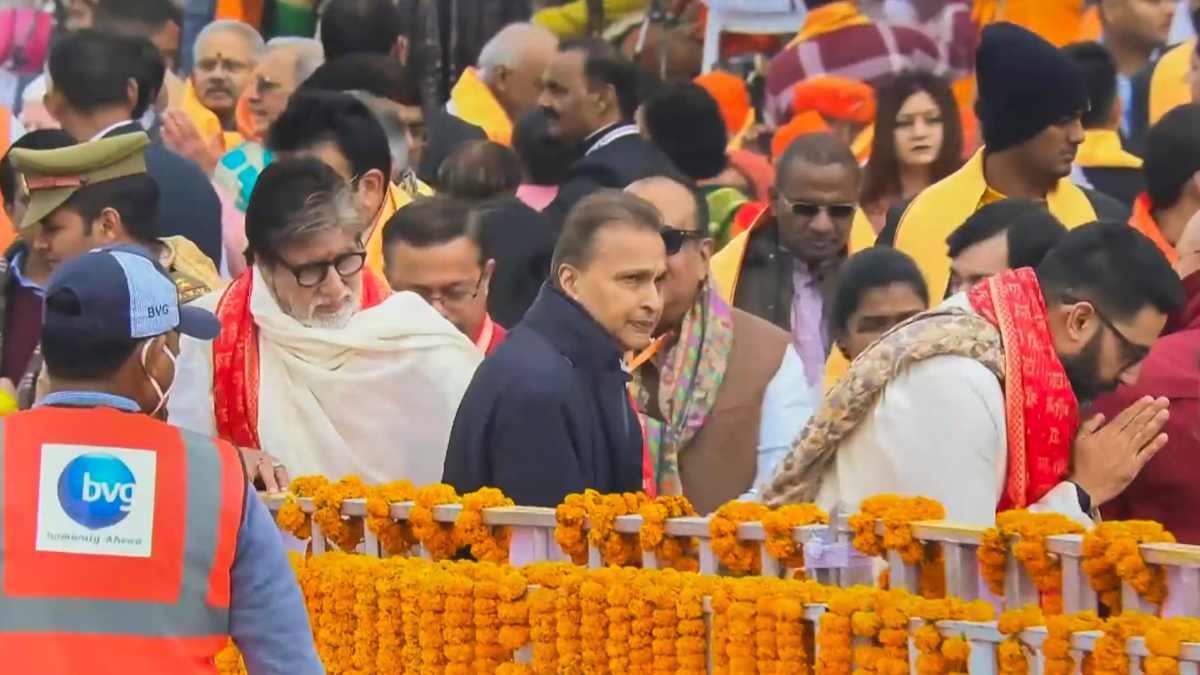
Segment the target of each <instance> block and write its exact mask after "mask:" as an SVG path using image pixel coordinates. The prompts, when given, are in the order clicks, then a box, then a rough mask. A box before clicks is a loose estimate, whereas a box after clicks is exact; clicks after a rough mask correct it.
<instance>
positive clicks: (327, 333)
mask: <svg viewBox="0 0 1200 675" xmlns="http://www.w3.org/2000/svg"><path fill="white" fill-rule="evenodd" d="M253 274H254V287H253V291H252V292H251V296H250V312H251V314H253V316H254V319H255V323H256V324H257V325H258V329H259V380H260V382H261V385H260V390H259V396H258V407H259V414H258V433H259V438H260V439H262V445H263V447H262V449H263V450H265V451H266V452H268V453H270V454H271V455H273V456H274V457H275V458H276V459H277V460H279V461H280V462H282V463H283V464H284V465H285V466H286V467H287V468H288V472H289V473H290V474H291V475H292V476H293V477H295V476H300V475H306V474H322V475H324V476H327V477H329V478H331V479H335V478H340V477H342V476H344V475H348V474H357V475H359V476H361V477H362V478H363V480H365V481H367V482H368V483H377V482H383V481H389V480H397V479H402V478H406V479H408V480H411V481H413V483H415V484H417V485H423V484H428V483H436V482H438V481H440V480H441V477H442V466H443V463H444V460H445V456H446V444H447V441H448V440H449V437H450V427H451V425H452V424H453V422H454V415H455V413H456V412H457V410H458V404H459V401H460V400H461V399H462V396H463V394H464V393H465V392H466V389H467V385H468V384H469V383H470V381H471V376H472V375H473V374H474V372H475V368H476V367H478V365H479V362H480V360H481V359H482V355H481V354H480V352H479V350H478V349H476V348H475V346H474V345H472V344H471V342H470V341H469V340H468V339H467V338H466V337H465V336H463V335H462V334H461V333H460V332H459V331H458V330H457V329H455V328H454V326H453V325H451V324H450V323H449V322H448V321H446V320H445V319H444V318H442V316H441V315H439V314H438V313H437V312H436V311H435V310H434V309H433V308H432V307H430V306H429V305H428V304H427V303H426V302H425V301H424V300H422V299H421V298H420V297H419V296H417V295H416V294H413V293H396V294H393V295H392V296H390V297H389V298H388V299H387V300H385V301H384V302H383V303H382V304H380V305H379V306H377V307H373V308H371V309H369V310H366V311H363V312H359V313H358V314H356V315H354V317H353V318H352V319H351V320H350V323H349V324H348V325H347V326H346V327H344V328H341V329H320V328H308V327H306V326H304V325H302V324H300V323H299V322H297V321H296V320H295V319H293V318H291V317H290V316H288V315H286V314H284V312H283V311H282V310H281V309H280V308H279V305H278V304H277V303H276V302H275V299H274V297H273V296H272V295H271V293H270V291H269V290H268V288H267V285H266V283H265V282H264V281H263V279H262V276H261V275H260V274H259V271H258V269H257V267H255V268H254V271H253ZM219 298H220V295H219V294H211V295H209V296H207V297H205V298H202V299H201V300H198V301H197V302H196V303H195V304H196V305H198V306H202V307H205V308H209V309H211V308H215V306H216V304H217V301H218V300H219ZM170 416H171V417H170V418H171V421H172V423H175V424H178V425H179V426H182V427H186V428H191V429H195V430H196V431H199V432H202V433H208V434H215V433H216V425H215V421H214V416H213V397H212V345H211V343H209V342H201V341H197V340H193V339H190V338H186V337H185V338H184V339H183V341H182V344H181V354H180V359H179V372H178V374H177V379H176V384H175V389H174V391H173V393H172V396H171V402H170Z"/></svg>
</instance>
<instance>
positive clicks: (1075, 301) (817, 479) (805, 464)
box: [764, 222, 1194, 526]
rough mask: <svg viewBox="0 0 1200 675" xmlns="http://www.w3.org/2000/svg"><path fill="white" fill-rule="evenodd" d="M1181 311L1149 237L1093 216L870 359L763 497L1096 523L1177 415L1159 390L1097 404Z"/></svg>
mask: <svg viewBox="0 0 1200 675" xmlns="http://www.w3.org/2000/svg"><path fill="white" fill-rule="evenodd" d="M1183 304H1184V291H1183V287H1182V286H1181V284H1180V283H1179V278H1178V277H1177V276H1176V275H1175V273H1174V272H1173V271H1172V270H1171V267H1170V265H1168V264H1167V261H1166V260H1165V259H1164V258H1163V256H1162V254H1161V253H1160V252H1159V251H1158V249H1157V248H1155V246H1154V244H1153V243H1151V242H1150V240H1149V239H1147V238H1145V237H1143V236H1142V235H1141V234H1138V233H1137V232H1136V231H1135V230H1133V229H1132V228H1130V227H1129V225H1128V224H1126V223H1123V222H1096V223H1091V224H1088V225H1082V226H1080V227H1078V228H1076V229H1074V230H1072V231H1071V232H1069V233H1068V234H1067V235H1066V236H1065V237H1063V239H1062V240H1061V241H1060V242H1059V244H1058V245H1057V246H1055V247H1054V248H1053V249H1051V251H1050V253H1049V254H1047V255H1046V257H1045V259H1043V260H1042V262H1041V263H1040V264H1038V266H1037V268H1036V270H1035V269H1031V268H1028V267H1025V268H1021V269H1016V270H1007V271H1004V272H1001V273H1000V274H997V275H994V276H992V277H989V278H988V279H986V280H984V281H982V282H980V283H979V284H976V285H975V286H973V287H972V288H970V289H969V290H968V291H967V292H965V293H959V294H958V295H955V296H953V297H951V298H950V299H949V300H946V301H945V302H944V303H942V305H940V306H939V307H938V308H937V309H935V310H934V311H931V312H926V313H923V314H919V315H917V316H916V317H914V318H912V319H910V320H909V321H907V322H905V323H903V324H901V325H900V326H898V327H896V328H894V329H892V330H891V331H889V332H887V333H885V334H884V335H883V336H882V337H880V338H879V339H878V340H877V341H876V342H875V343H874V344H872V345H871V346H869V347H867V348H866V350H864V351H863V352H861V353H860V354H859V355H858V356H857V358H855V360H854V362H853V363H852V364H851V365H850V368H849V370H848V371H847V373H846V375H845V377H843V378H842V380H840V381H839V382H838V384H837V385H835V386H834V387H833V388H832V389H831V390H830V391H829V392H828V393H827V395H826V398H825V400H824V401H823V402H822V403H821V406H820V407H819V408H818V409H817V412H816V413H815V414H814V415H813V418H812V419H811V420H810V421H809V423H808V426H806V427H805V428H804V431H803V432H801V434H800V436H799V437H798V438H797V439H796V444H795V446H793V449H792V453H791V454H790V455H789V456H788V457H787V458H785V459H784V460H783V462H782V463H781V465H780V466H781V469H780V471H779V472H778V473H776V475H775V477H774V478H773V479H772V481H771V483H770V484H769V485H768V486H767V488H766V489H765V491H764V495H765V497H766V501H767V502H768V503H771V504H781V503H788V502H805V501H815V502H816V503H817V504H820V505H821V506H822V507H823V508H826V509H831V510H832V509H834V508H840V509H846V510H851V511H853V510H855V509H856V508H857V507H858V505H859V503H860V502H861V501H862V500H863V499H864V498H866V497H868V496H870V495H874V494H880V493H897V494H919V495H925V496H928V497H930V498H932V499H935V500H937V501H938V502H940V503H941V504H943V505H944V506H945V507H946V517H947V519H949V520H953V521H956V522H964V523H972V524H979V525H989V524H991V523H993V522H994V521H995V516H996V513H998V512H1000V511H1005V510H1009V509H1026V508H1028V509H1031V510H1035V511H1053V512H1057V513H1062V514H1064V515H1066V516H1068V517H1070V518H1072V519H1073V520H1075V521H1077V522H1079V523H1080V524H1082V525H1085V526H1090V525H1092V523H1093V522H1094V519H1095V518H1096V509H1097V508H1098V507H1099V506H1101V505H1102V504H1105V503H1107V502H1109V501H1111V500H1112V499H1113V498H1115V497H1117V496H1118V495H1119V494H1121V492H1122V491H1123V490H1124V489H1125V488H1126V486H1127V485H1129V483H1130V481H1132V480H1133V479H1134V477H1135V476H1137V474H1138V473H1139V472H1140V471H1141V470H1142V468H1143V467H1144V466H1146V464H1147V463H1148V462H1149V461H1150V460H1151V458H1152V457H1154V456H1155V453H1157V452H1158V451H1159V450H1161V449H1162V448H1163V446H1164V445H1165V444H1166V443H1167V442H1168V440H1169V439H1170V436H1169V435H1168V434H1164V433H1162V431H1163V429H1164V425H1166V423H1167V421H1168V419H1170V418H1173V417H1174V416H1175V413H1174V411H1171V413H1170V414H1168V412H1167V406H1168V405H1169V402H1168V400H1167V399H1166V398H1157V399H1156V398H1152V397H1151V396H1144V397H1141V398H1138V399H1136V400H1135V401H1133V402H1132V404H1131V405H1128V407H1126V408H1124V410H1121V409H1120V406H1115V407H1114V408H1112V409H1111V412H1113V413H1115V414H1113V415H1112V417H1111V421H1109V418H1107V417H1105V416H1104V415H1096V414H1094V413H1093V412H1091V411H1089V410H1088V408H1089V405H1090V403H1091V401H1093V400H1095V399H1096V397H1097V396H1099V395H1100V394H1103V393H1105V392H1110V391H1113V390H1114V389H1116V388H1117V386H1118V385H1125V386H1132V385H1134V384H1136V383H1138V382H1139V376H1140V371H1141V368H1142V364H1143V362H1144V361H1145V360H1146V355H1147V354H1148V353H1149V351H1150V346H1151V345H1152V344H1154V341H1155V340H1156V339H1157V338H1158V335H1159V333H1160V332H1161V331H1162V329H1163V326H1164V324H1165V323H1166V321H1167V317H1168V315H1169V314H1171V313H1173V312H1175V311H1178V310H1179V308H1180V307H1181V306H1182V305H1183ZM1193 367H1194V365H1193ZM1149 391H1153V392H1154V394H1153V395H1156V396H1161V395H1162V393H1163V392H1162V390H1158V391H1155V390H1149ZM1192 421H1193V422H1194V418H1193V420H1192ZM1106 422H1107V424H1106ZM948 478H949V480H948ZM1190 487H1191V486H1189V488H1188V489H1189V490H1190Z"/></svg>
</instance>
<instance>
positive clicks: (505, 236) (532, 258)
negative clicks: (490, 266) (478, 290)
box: [483, 197, 558, 328]
mask: <svg viewBox="0 0 1200 675" xmlns="http://www.w3.org/2000/svg"><path fill="white" fill-rule="evenodd" d="M484 209H485V210H484V212H483V237H484V245H485V246H486V247H487V250H488V255H490V256H491V257H492V258H495V260H496V272H495V274H494V275H493V276H492V285H491V288H490V289H489V290H488V313H489V314H491V315H492V318H493V319H495V320H496V321H497V322H498V323H499V324H500V325H501V326H504V327H505V328H512V327H513V326H515V325H516V324H517V322H518V321H520V320H521V317H523V316H525V310H527V309H529V306H530V305H532V304H533V300H534V298H536V297H537V294H538V290H539V289H540V288H541V287H542V283H543V282H545V281H546V277H547V276H549V274H550V257H551V256H552V255H553V254H554V242H555V241H557V240H558V234H557V232H555V230H554V228H552V227H551V226H550V221H548V220H546V217H545V216H543V215H542V214H540V213H538V212H537V211H535V210H533V209H531V208H529V207H528V206H526V205H525V203H524V202H522V201H521V200H519V199H517V198H515V197H510V198H508V199H502V200H500V201H497V202H493V203H491V204H487V205H485V206H484Z"/></svg>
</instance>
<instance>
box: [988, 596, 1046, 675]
mask: <svg viewBox="0 0 1200 675" xmlns="http://www.w3.org/2000/svg"><path fill="white" fill-rule="evenodd" d="M1045 623H1046V620H1045V617H1044V615H1043V614H1042V608H1041V607H1038V606H1037V605H1032V606H1029V607H1022V608H1020V609H1010V610H1008V611H1006V612H1004V613H1003V614H1001V615H1000V620H999V621H998V622H997V624H996V629H997V630H999V631H1000V633H1001V634H1002V635H1007V636H1008V638H1007V639H1005V640H1004V641H1003V642H1001V643H1000V646H999V647H997V648H996V657H997V660H998V663H999V666H998V670H999V672H1000V675H1027V674H1028V673H1029V659H1028V658H1027V657H1026V655H1025V645H1024V644H1022V642H1021V638H1020V632H1021V631H1023V630H1025V629H1026V628H1029V627H1030V626H1041V625H1043V624H1045Z"/></svg>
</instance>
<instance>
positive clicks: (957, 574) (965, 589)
mask: <svg viewBox="0 0 1200 675" xmlns="http://www.w3.org/2000/svg"><path fill="white" fill-rule="evenodd" d="M978 550H979V547H978V546H971V545H969V544H960V543H958V542H942V553H943V556H944V558H945V560H946V593H947V594H948V595H954V596H957V597H959V598H962V599H963V600H976V599H978V598H979V558H978V556H977V555H976V553H977V552H978Z"/></svg>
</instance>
